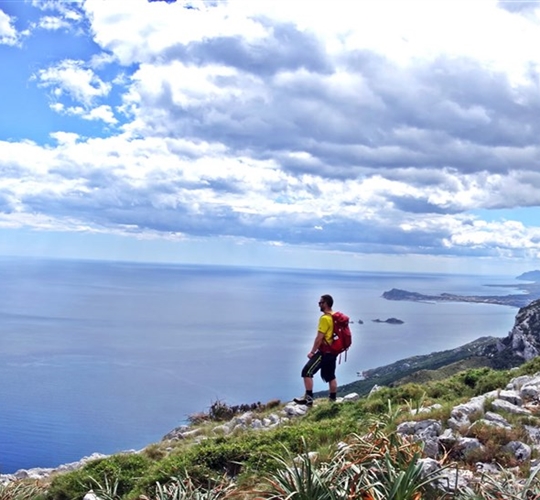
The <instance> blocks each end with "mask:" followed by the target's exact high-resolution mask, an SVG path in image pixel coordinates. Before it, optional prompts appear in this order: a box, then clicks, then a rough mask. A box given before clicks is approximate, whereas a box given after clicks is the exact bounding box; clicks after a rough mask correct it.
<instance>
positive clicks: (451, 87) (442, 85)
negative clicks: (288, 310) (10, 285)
mask: <svg viewBox="0 0 540 500" xmlns="http://www.w3.org/2000/svg"><path fill="white" fill-rule="evenodd" d="M539 48H540V6H539V5H538V3H537V2H534V1H527V2H518V1H511V2H498V1H484V0H474V1H455V0H451V1H449V2H446V1H444V0H438V1H437V2H433V1H428V0H425V1H412V0H398V1H392V0H359V1H352V0H351V1H346V0H331V1H326V0H321V1H317V0H312V1H307V0H288V1H279V0H278V1H276V0H270V1H268V2H267V1H264V0H244V1H234V0H231V1H200V0H193V1H183V0H178V1H171V0H169V1H147V0H129V1H126V0H107V1H104V0H84V1H80V2H66V1H29V2H25V1H24V0H0V60H1V64H2V78H0V91H1V93H0V96H1V97H0V103H1V104H0V255H34V256H55V257H81V258H106V259H119V260H142V261H175V262H202V263H210V262H213V263H224V264H241V263H247V264H250V265H251V264H254V265H275V266H303V267H323V268H324V267H337V268H345V269H363V270H385V269H386V270H394V269H402V270H439V271H448V272H459V271H464V272H468V271H475V272H484V271H485V272H493V271H501V273H503V272H506V271H509V272H514V271H516V272H517V271H525V270H530V269H534V268H535V267H538V266H540V263H539V258H540V209H539V206H540V142H539V137H540V49H539Z"/></svg>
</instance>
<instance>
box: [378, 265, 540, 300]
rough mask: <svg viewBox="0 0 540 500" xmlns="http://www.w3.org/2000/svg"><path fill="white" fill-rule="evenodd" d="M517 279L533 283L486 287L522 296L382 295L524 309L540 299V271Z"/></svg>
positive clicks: (397, 291)
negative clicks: (508, 290) (513, 291)
mask: <svg viewBox="0 0 540 500" xmlns="http://www.w3.org/2000/svg"><path fill="white" fill-rule="evenodd" d="M516 279H522V280H530V281H532V283H516V284H515V285H486V286H491V287H498V288H512V289H518V290H521V291H522V292H523V293H521V294H509V295H456V294H452V293H441V294H439V295H426V294H423V293H418V292H410V291H408V290H401V289H399V288H392V289H391V290H388V291H386V292H384V293H383V294H382V297H383V298H384V299H387V300H409V301H413V302H471V303H477V304H497V305H503V306H511V307H518V308H519V307H524V306H526V305H528V304H529V303H530V302H531V301H533V300H536V299H539V298H540V271H529V272H526V273H523V274H521V275H519V276H517V277H516Z"/></svg>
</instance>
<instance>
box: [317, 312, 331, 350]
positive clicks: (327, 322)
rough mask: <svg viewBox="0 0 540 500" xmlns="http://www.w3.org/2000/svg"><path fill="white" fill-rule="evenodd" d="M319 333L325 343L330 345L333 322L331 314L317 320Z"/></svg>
mask: <svg viewBox="0 0 540 500" xmlns="http://www.w3.org/2000/svg"><path fill="white" fill-rule="evenodd" d="M318 331H319V332H322V333H324V340H325V341H326V343H328V344H331V343H332V335H333V333H334V321H333V320H332V315H331V314H323V315H322V316H321V317H320V318H319V328H318Z"/></svg>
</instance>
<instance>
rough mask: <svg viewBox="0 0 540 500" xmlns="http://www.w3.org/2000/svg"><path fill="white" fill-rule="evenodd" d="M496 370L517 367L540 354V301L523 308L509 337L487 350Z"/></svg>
mask: <svg viewBox="0 0 540 500" xmlns="http://www.w3.org/2000/svg"><path fill="white" fill-rule="evenodd" d="M487 353H488V355H490V356H491V357H492V358H493V361H494V367H495V368H506V367H510V366H516V365H518V364H520V363H523V362H525V361H529V360H531V359H533V358H535V357H536V356H538V354H539V353H540V300H535V301H533V302H531V303H530V304H529V305H527V306H525V307H522V308H521V309H520V310H519V311H518V313H517V315H516V319H515V321H514V326H513V327H512V330H511V331H510V333H509V334H508V336H507V337H505V338H503V339H501V340H499V342H498V343H497V344H496V346H495V347H494V348H493V346H492V347H491V348H490V349H488V350H487Z"/></svg>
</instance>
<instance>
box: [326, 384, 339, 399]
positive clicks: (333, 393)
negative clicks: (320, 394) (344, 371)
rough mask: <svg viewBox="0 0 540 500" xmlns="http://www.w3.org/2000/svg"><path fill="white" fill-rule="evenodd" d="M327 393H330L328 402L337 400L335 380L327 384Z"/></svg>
mask: <svg viewBox="0 0 540 500" xmlns="http://www.w3.org/2000/svg"><path fill="white" fill-rule="evenodd" d="M328 392H330V395H329V398H330V401H335V400H336V398H337V379H334V380H330V382H328Z"/></svg>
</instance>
